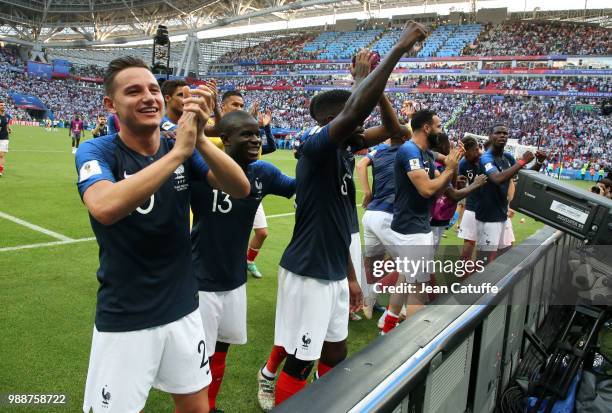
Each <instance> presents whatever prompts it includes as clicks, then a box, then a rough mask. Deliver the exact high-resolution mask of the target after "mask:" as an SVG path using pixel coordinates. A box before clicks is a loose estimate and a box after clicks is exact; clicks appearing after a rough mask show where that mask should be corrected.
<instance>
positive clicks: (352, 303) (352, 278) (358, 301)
mask: <svg viewBox="0 0 612 413" xmlns="http://www.w3.org/2000/svg"><path fill="white" fill-rule="evenodd" d="M347 279H348V286H349V311H351V312H354V313H355V312H357V311H359V310H360V309H361V307H363V292H362V291H361V287H360V286H359V282H358V281H357V274H356V273H355V267H354V266H353V260H351V257H350V255H349V259H348V276H347Z"/></svg>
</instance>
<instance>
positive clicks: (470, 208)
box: [457, 136, 481, 260]
mask: <svg viewBox="0 0 612 413" xmlns="http://www.w3.org/2000/svg"><path fill="white" fill-rule="evenodd" d="M461 142H462V143H463V148H464V150H465V157H464V158H463V159H462V160H461V162H459V175H460V176H464V177H466V178H467V181H468V184H470V185H471V184H472V183H474V180H475V179H476V177H477V176H478V175H480V174H481V171H480V156H481V151H480V146H479V145H478V141H477V140H476V138H474V137H471V136H467V137H465V138H463V139H462V141H461ZM480 194H481V191H474V192H472V193H470V194H469V195H468V196H467V198H466V200H465V210H464V212H463V217H462V218H461V225H460V226H459V233H458V234H457V236H458V237H459V238H461V239H462V240H463V250H462V251H461V257H462V258H463V259H465V260H471V259H472V255H473V253H474V246H475V245H476V240H477V239H478V228H477V225H476V212H475V211H476V204H477V203H478V199H479V198H480Z"/></svg>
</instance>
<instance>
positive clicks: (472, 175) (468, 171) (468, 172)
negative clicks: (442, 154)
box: [459, 158, 481, 211]
mask: <svg viewBox="0 0 612 413" xmlns="http://www.w3.org/2000/svg"><path fill="white" fill-rule="evenodd" d="M480 173H481V172H480V164H479V163H475V164H474V163H471V162H469V161H468V160H467V159H465V158H463V159H462V160H461V161H459V175H463V176H465V177H466V178H467V180H468V185H471V184H473V183H474V180H475V179H476V176H478V175H479V174H480ZM479 198H480V189H477V190H476V191H472V192H470V194H469V195H468V196H467V198H466V200H465V209H466V210H467V211H476V205H477V204H478V199H479Z"/></svg>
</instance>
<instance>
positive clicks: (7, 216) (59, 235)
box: [0, 212, 74, 241]
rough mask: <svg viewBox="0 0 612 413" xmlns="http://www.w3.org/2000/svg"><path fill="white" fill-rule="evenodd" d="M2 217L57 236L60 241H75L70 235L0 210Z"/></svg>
mask: <svg viewBox="0 0 612 413" xmlns="http://www.w3.org/2000/svg"><path fill="white" fill-rule="evenodd" d="M0 218H4V219H7V220H9V221H12V222H14V223H15V224H19V225H23V226H24V227H26V228H29V229H31V230H34V231H38V232H42V233H43V234H45V235H48V236H50V237H52V238H56V239H58V240H60V241H74V240H73V239H72V238H69V237H67V236H65V235H62V234H58V233H57V232H53V231H51V230H48V229H46V228H43V227H39V226H38V225H34V224H32V223H30V222H28V221H24V220H23V219H19V218H17V217H14V216H12V215H9V214H5V213H4V212H0Z"/></svg>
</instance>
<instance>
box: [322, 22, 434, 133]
mask: <svg viewBox="0 0 612 413" xmlns="http://www.w3.org/2000/svg"><path fill="white" fill-rule="evenodd" d="M426 36H427V31H426V29H425V28H424V27H423V26H421V25H420V24H418V23H415V22H409V23H407V24H406V26H405V28H404V32H403V33H402V36H401V37H400V39H399V41H398V42H397V43H396V44H395V46H393V48H392V49H391V51H390V52H389V54H388V55H387V56H386V57H385V58H384V59H383V60H382V62H381V63H380V65H379V66H378V67H377V68H376V69H374V71H373V72H372V73H370V74H369V75H366V77H365V78H364V79H363V80H362V81H361V82H360V83H359V85H358V86H357V88H356V89H355V90H354V92H353V93H352V94H351V97H350V98H349V99H348V101H347V102H346V105H345V106H344V109H343V110H342V112H340V114H339V115H338V116H336V117H335V118H334V119H333V120H332V121H331V122H330V126H329V137H330V139H331V140H332V141H333V142H334V143H336V144H344V143H345V142H346V141H347V140H348V139H350V138H351V136H352V134H353V131H354V130H355V128H356V127H358V126H359V125H361V124H362V123H363V121H364V120H365V119H366V118H367V117H368V115H369V114H370V113H371V112H372V109H374V107H375V106H376V104H377V103H378V101H379V100H380V97H381V95H382V93H383V92H384V90H385V86H386V85H387V80H388V79H389V76H390V75H391V72H392V71H393V68H394V67H395V65H396V64H397V62H398V61H399V60H400V58H401V57H402V56H403V55H404V54H405V53H406V52H408V51H410V49H412V47H413V46H414V44H415V43H416V42H417V41H420V40H423V39H424V38H425V37H426Z"/></svg>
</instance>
